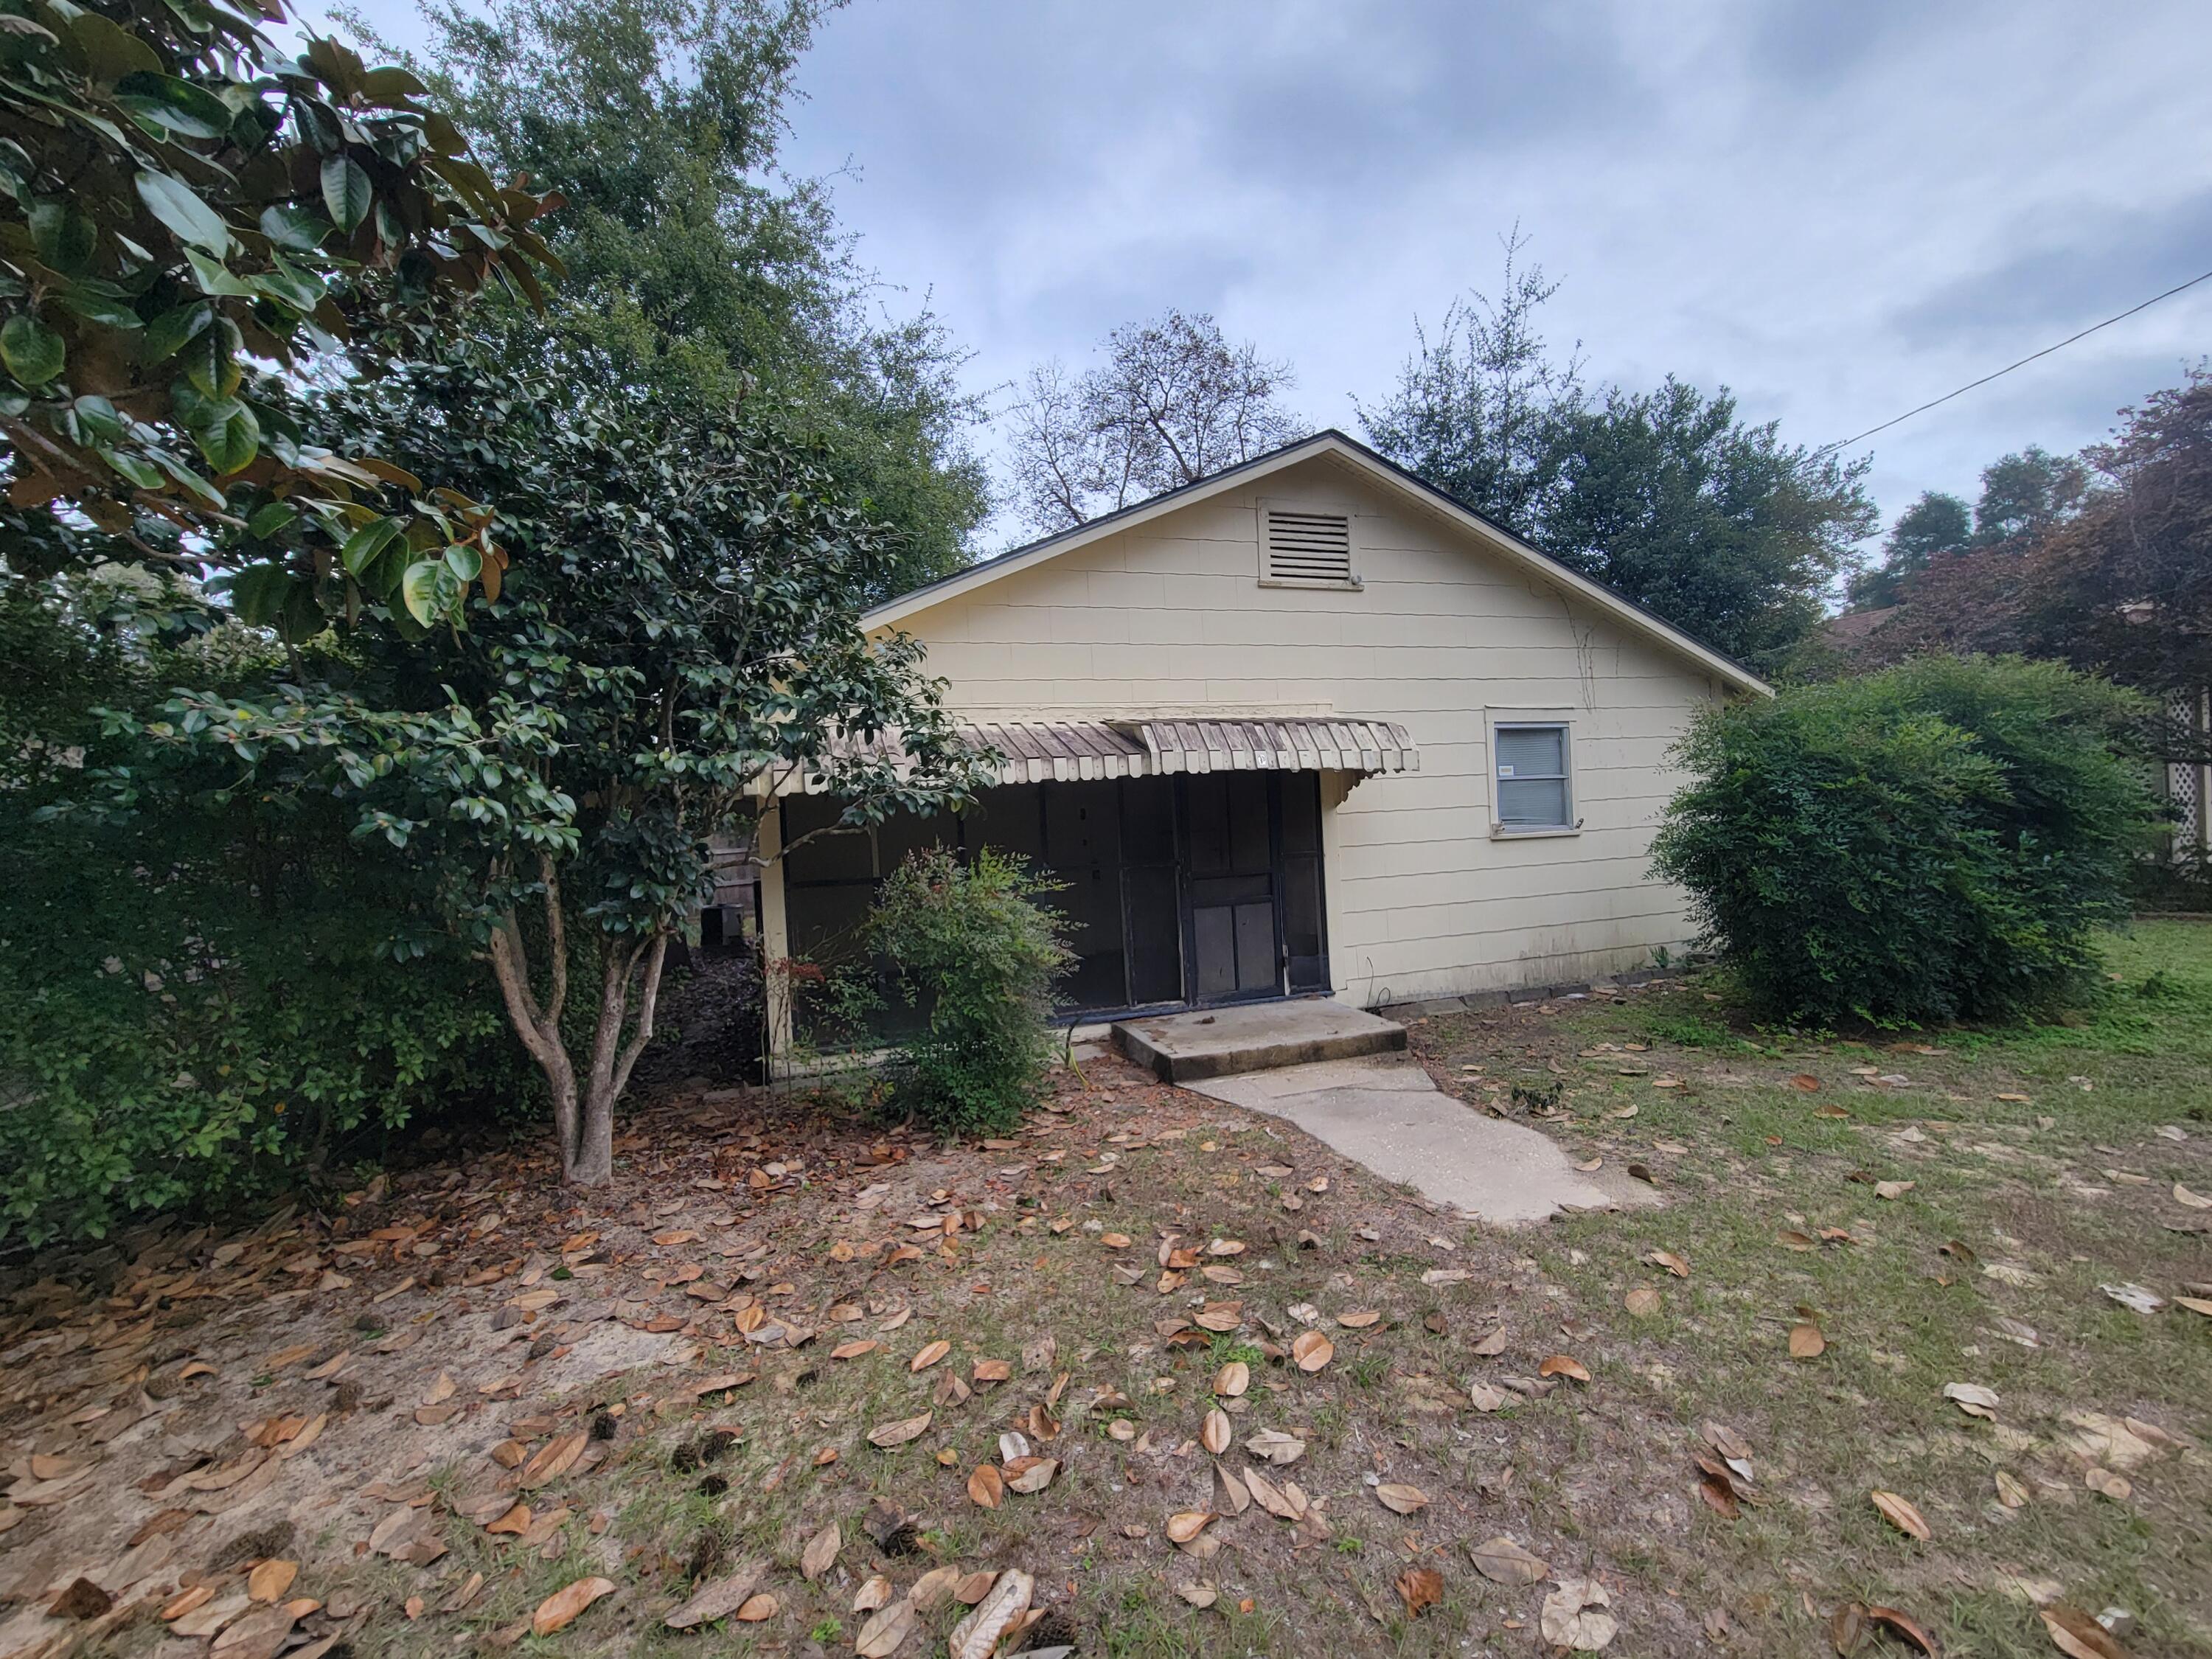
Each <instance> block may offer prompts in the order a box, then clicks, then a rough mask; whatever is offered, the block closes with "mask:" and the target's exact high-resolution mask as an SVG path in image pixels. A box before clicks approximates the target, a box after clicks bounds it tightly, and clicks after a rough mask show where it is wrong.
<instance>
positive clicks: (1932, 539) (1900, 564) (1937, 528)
mask: <svg viewBox="0 0 2212 1659" xmlns="http://www.w3.org/2000/svg"><path fill="white" fill-rule="evenodd" d="M1973 539H1974V520H1973V511H1972V508H1970V507H1968V506H1967V505H1966V502H1964V501H1960V499H1959V497H1957V496H1956V495H1945V494H1943V493H1942V491H1941V490H1935V489H1929V490H1923V491H1922V492H1921V496H1920V499H1919V500H1918V501H1915V502H1913V504H1912V505H1911V506H1910V507H1906V508H1905V511H1904V512H1902V513H1899V514H1898V515H1897V522H1896V523H1895V524H1894V525H1892V526H1890V531H1889V539H1888V540H1887V542H1886V543H1884V544H1883V546H1882V561H1881V564H1879V565H1876V566H1873V567H1871V568H1867V569H1863V570H1857V571H1854V572H1853V573H1852V574H1851V579H1850V585H1849V588H1848V590H1847V591H1848V593H1849V597H1850V602H1851V606H1852V608H1853V609H1854V610H1859V611H1870V610H1874V609H1875V608H1877V607H1879V606H1881V605H1895V604H1896V603H1897V596H1898V590H1899V587H1900V586H1901V585H1902V584H1903V583H1904V580H1905V578H1906V577H1907V576H1911V575H1915V574H1918V573H1919V572H1921V571H1923V570H1925V569H1926V568H1928V566H1929V563H1930V562H1931V561H1933V560H1935V559H1936V558H1937V557H1939V556H1942V555H1944V554H1947V553H1958V552H1962V551H1964V550H1966V548H1968V547H1970V546H1972V544H1973Z"/></svg>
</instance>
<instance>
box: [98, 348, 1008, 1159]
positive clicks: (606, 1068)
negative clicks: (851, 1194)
mask: <svg viewBox="0 0 2212 1659" xmlns="http://www.w3.org/2000/svg"><path fill="white" fill-rule="evenodd" d="M533 349H534V350H537V351H538V352H541V353H542V351H543V348H542V346H540V347H537V348H526V349H523V351H522V352H521V353H520V356H518V355H517V354H516V353H515V352H513V351H512V350H507V349H495V348H494V347H493V346H492V345H491V344H490V343H487V342H483V341H477V342H473V343H468V344H466V345H465V346H462V347H459V348H455V349H450V350H447V351H446V352H444V353H442V354H441V355H440V356H437V357H435V359H430V360H426V361H420V362H412V363H410V364H408V365H405V366H404V367H403V368H398V369H397V370H395V371H394V372H393V373H392V374H388V375H387V376H386V377H384V378H383V379H381V380H378V381H376V382H374V383H371V384H368V385H364V386H360V387H357V388H356V389H352V390H349V391H346V392H341V393H337V394H333V395H331V396H330V397H327V398H325V399H324V400H323V401H322V402H321V404H319V406H318V408H317V409H316V410H315V411H314V413H315V420H316V422H317V426H318V429H319V430H321V431H323V432H325V433H326V434H327V435H329V437H330V438H331V441H334V442H341V441H342V442H350V443H357V444H361V445H364V446H374V447H376V448H377V449H378V450H379V451H380V453H385V454H387V455H389V456H392V458H393V459H395V460H397V461H398V463H399V464H400V465H404V466H405V467H406V468H407V469H408V470H409V471H411V472H413V473H415V474H416V475H417V476H418V477H421V478H422V479H423V480H425V481H426V482H427V483H430V484H431V485H433V486H442V487H445V488H449V489H454V490H457V491H459V492H461V493H464V494H466V495H470V496H471V497H474V498H477V499H482V500H485V501H496V502H498V503H499V505H500V522H499V526H498V530H499V533H500V535H501V538H502V539H503V540H505V541H506V542H507V543H509V544H512V545H513V546H515V547H516V548H517V549H519V550H520V551H521V552H522V554H523V556H522V557H520V558H519V559H518V560H517V562H516V563H515V565H514V568H513V571H512V573H511V574H509V575H508V577H507V581H506V583H505V584H504V586H502V587H501V588H500V589H499V590H498V592H497V596H496V598H495V599H492V598H487V597H485V596H484V595H483V593H482V592H480V591H479V592H477V593H475V594H474V595H473V596H472V597H471V598H470V599H468V601H467V603H466V605H465V608H464V610H463V611H462V625H460V626H458V627H455V628H452V629H440V630H439V631H438V632H437V633H435V634H434V635H432V636H431V637H430V638H429V639H428V640H427V641H420V642H416V643H409V642H408V641H405V640H404V639H403V638H402V637H401V635H400V634H399V632H398V630H397V629H392V628H389V627H385V626H381V625H379V617H378V616H376V615H374V614H372V615H371V616H369V617H367V618H366V619H365V621H364V625H363V626H362V627H360V628H359V629H356V630H355V631H354V632H353V633H352V634H351V635H349V636H348V639H347V641H346V647H345V651H344V653H343V654H344V656H345V658H346V659H347V665H346V667H345V668H344V670H343V672H342V673H332V674H331V675H328V676H326V677H324V678H317V679H313V680H309V681H305V682H302V683H293V684H283V685H282V686H279V687H277V688H276V689H275V690H273V691H272V693H271V695H270V696H267V697H265V698H260V699H246V698H240V697H237V696H231V697H225V698H217V697H215V696H195V695H191V694H181V695H179V696H178V697H177V698H175V699H174V700H173V702H171V703H170V704H169V705H168V706H167V708H165V709H164V710H163V711H162V718H161V720H158V721H154V722H149V723H146V724H144V725H143V726H142V727H140V728H138V732H137V734H138V735H140V736H142V737H143V739H144V740H145V748H146V750H148V753H147V756H146V759H147V761H148V763H149V764H148V765H146V766H142V767H140V768H138V769H137V770H136V771H135V772H134V773H133V775H131V778H130V779H129V780H127V781H125V780H123V779H121V778H119V777H118V779H117V780H115V787H118V788H119V789H124V790H126V791H133V790H135V791H139V792H143V791H145V790H147V789H149V788H155V789H172V790H173V789H176V788H179V787H188V788H192V789H197V790H201V791H211V792H213V793H216V794H218V795H220V794H222V793H228V792H232V791H239V790H254V791H271V790H274V791H278V792H283V791H327V792H334V793H336V794H337V795H338V796H339V797H340V798H342V799H343V800H344V801H346V802H347V803H349V808H350V811H351V812H352V814H353V819H354V823H355V825H356V834H357V835H358V836H362V837H363V838H365V839H369V840H373V841H374V842H380V843H382V844H384V845H385V846H386V847H387V848H390V849H392V852H393V854H396V855H398V856H401V857H404V858H405V859H407V860H410V862H412V863H415V864H416V865H417V866H421V867H422V868H425V869H427V870H428V871H429V872H432V873H433V874H434V875H435V878H436V883H437V886H438V890H439V891H440V893H441V896H442V899H441V902H442V907H443V910H444V913H445V915H447V918H448V920H449V922H450V925H451V926H452V927H454V928H455V929H456V930H457V931H459V932H460V933H463V934H464V935H465V937H466V938H467V939H470V940H471V941H472V942H473V944H474V945H475V946H476V947H477V950H478V951H480V953H481V955H482V957H483V961H484V963H486V965H487V968H488V970H489V973H490V974H491V975H492V976H493V978H494V979H495V980H496V981H497V983H498V987H499V991H500V994H501V999H502V1001H503V1003H504V1005H505V1007H506V1010H507V1018H508V1019H509V1020H510V1021H511V1023H512V1024H513V1028H514V1031H515V1035H516V1036H517V1037H518V1038H519V1039H520V1042H522V1044H523V1046H524V1047H525V1048H526V1049H527V1050H528V1052H529V1054H531V1056H532V1059H533V1060H535V1061H536V1062H537V1064H538V1067H539V1069H540V1070H541V1071H542V1072H543V1073H544V1078H545V1081H546V1084H547V1086H548V1090H549V1092H550V1097H551V1101H552V1110H553V1116H554V1121H555V1127H556V1132H557V1133H558V1137H559V1142H560V1152H561V1164H562V1173H563V1175H564V1176H565V1177H566V1178H567V1179H568V1180H569V1181H572V1182H580V1183H587V1184H588V1183H596V1182H604V1181H605V1180H606V1179H607V1178H608V1176H609V1175H610V1173H611V1164H612V1156H613V1136H612V1121H613V1110H614V1107H615V1103H616V1102H617V1099H618V1098H619V1097H621V1095H622V1093H623V1089H624V1087H625V1086H626V1085H627V1084H628V1082H629V1077H630V1073H631V1069H632V1067H633V1066H635V1064H636V1063H637V1060H638V1057H639V1055H640V1054H641V1053H642V1052H643V1051H644V1049H645V1048H646V1046H647V1043H648V1042H650V1041H651V1040H652V1036H653V1020H654V1012H655V1006H656V1001H657V999H658V997H659V989H660V982H661V975H662V970H663V968H664V966H665V963H666V960H667V953H668V947H669V944H670V941H671V939H676V938H677V937H678V936H679V934H681V933H683V932H684V929H685V928H686V927H688V926H689V925H690V921H691V919H692V918H693V917H694V916H695V915H696V913H697V910H698V908H699V906H700V904H701V903H702V899H703V897H704V895H705V893H706V890H707V889H708V884H709V881H710V874H711V859H712V852H711V848H710V842H711V841H712V840H713V839H714V838H715V837H718V836H723V835H727V834H732V833H734V834H738V835H744V834H747V833H749V832H750V830H751V829H753V827H754V826H755V825H756V824H757V819H758V817H760V815H761V814H762V813H763V811H765V810H766V809H767V807H768V805H769V802H770V800H771V799H772V793H771V792H772V791H773V790H774V789H775V787H778V785H779V784H781V782H783V781H786V780H788V779H791V778H793V777H797V776H800V775H806V776H809V777H814V778H819V779H820V780H822V781H824V782H825V783H826V784H827V786H828V787H829V788H830V789H832V790H833V791H834V792H835V793H836V794H837V795H838V796H839V797H840V798H842V799H843V800H844V801H845V802H846V803H847V805H846V810H845V822H847V823H866V822H869V821H872V820H873V819H876V818H879V817H883V816H884V815H885V814H887V813H889V812H890V811H893V810H896V809H898V808H908V809H913V810H917V811H927V810H930V809H932V808H933V807H935V806H937V805H941V804H943V803H945V801H947V800H948V799H954V798H957V797H959V796H962V795H963V794H964V793H966V792H967V791H969V789H971V788H973V787H975V786H977V785H978V784H979V783H981V781H983V776H984V775H983V766H984V764H985V763H986V762H987V759H988V757H987V756H983V755H981V754H978V753H975V752H972V751H971V750H969V749H968V748H966V747H964V746H963V744H962V742H961V740H960V739H959V738H958V736H957V732H956V729H955V728H954V726H953V725H952V723H951V720H950V719H949V718H948V717H947V715H946V714H945V710H944V708H943V707H942V705H941V702H940V698H939V688H938V687H937V685H936V684H933V682H931V681H930V680H928V679H927V678H925V677H924V675H923V672H922V668H921V647H920V646H919V645H918V644H917V643H915V641H911V640H909V639H907V638H904V637H896V638H892V639H890V640H885V641H872V640H870V639H869V638H867V637H866V635H865V633H864V631H863V629H862V628H861V626H860V611H859V600H858V599H857V598H856V596H857V595H859V594H860V593H862V592H866V591H867V589H868V586H869V585H870V579H871V577H872V574H873V567H874V565H875V563H876V562H878V561H879V560H881V559H883V558H884V557H886V556H889V553H888V550H887V547H886V540H887V538H886V537H885V534H884V532H883V531H882V530H881V529H880V528H879V527H878V526H877V525H876V524H875V523H873V522H872V520H869V519H867V518H866V517H865V516H863V515H862V514H860V513H858V512H856V511H854V509H852V508H849V507H845V506H842V505H841V504H839V503H838V501H836V500H835V499H833V498H832V496H831V495H830V494H829V491H828V490H827V489H826V488H825V487H824V481H825V474H824V473H823V471H822V470H821V469H820V466H819V465H818V462H817V458H816V457H815V456H814V455H812V454H811V453H809V452H808V451H806V450H805V449H804V448H803V447H799V446H798V445H796V444H794V443H793V442H791V441H787V439H785V438H783V437H781V436H779V435H777V434H776V433H775V432H773V431H771V430H769V429H766V428H763V426H761V425H759V424H757V423H754V422H750V421H749V420H746V419H744V418H741V417H737V416H732V417H727V418H701V417H696V416H685V415H678V414H675V413H671V411H670V410H669V408H668V406H667V405H666V404H665V402H664V403H660V404H653V403H647V402H645V401H641V399H639V398H637V397H636V396H635V394H634V393H633V392H630V391H629V390H628V389H626V388H625V387H624V386H623V385H622V384H621V383H620V382H619V381H618V380H617V378H616V377H615V376H613V375H612V374H609V373H608V372H606V371H605V368H604V367H603V366H602V365H600V364H599V363H597V362H592V361H588V360H584V361H579V360H575V359H558V360H556V359H552V358H548V357H544V356H535V357H533V356H531V355H530V353H531V351H532V350H533ZM579 1004H582V1005H583V1006H578V1005H579Z"/></svg>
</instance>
